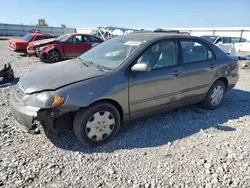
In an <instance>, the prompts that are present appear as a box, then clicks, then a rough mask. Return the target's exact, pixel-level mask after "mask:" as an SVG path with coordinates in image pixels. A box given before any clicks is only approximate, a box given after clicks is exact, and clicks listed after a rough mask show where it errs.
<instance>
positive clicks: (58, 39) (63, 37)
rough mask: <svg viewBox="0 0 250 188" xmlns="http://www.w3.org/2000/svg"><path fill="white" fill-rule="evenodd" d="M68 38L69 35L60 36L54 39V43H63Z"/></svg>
mask: <svg viewBox="0 0 250 188" xmlns="http://www.w3.org/2000/svg"><path fill="white" fill-rule="evenodd" d="M69 36H70V34H65V35H61V36H59V37H58V38H57V39H56V41H58V42H64V41H66V40H67V39H68V38H69Z"/></svg>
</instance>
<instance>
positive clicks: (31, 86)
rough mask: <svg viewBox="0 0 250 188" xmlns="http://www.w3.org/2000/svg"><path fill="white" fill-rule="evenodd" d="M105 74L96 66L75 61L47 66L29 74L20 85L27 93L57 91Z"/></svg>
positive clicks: (23, 77) (21, 79) (22, 79)
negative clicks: (65, 86)
mask: <svg viewBox="0 0 250 188" xmlns="http://www.w3.org/2000/svg"><path fill="white" fill-rule="evenodd" d="M104 74H105V72H103V71H101V70H99V69H98V68H96V67H94V66H91V65H90V66H88V67H87V66H84V64H83V63H82V62H81V61H80V60H78V59H73V60H67V61H62V62H59V63H55V64H51V65H47V66H45V67H42V68H39V69H37V70H35V71H32V72H29V73H27V74H26V75H24V76H22V77H21V78H20V81H19V83H20V84H21V86H22V87H23V89H24V90H25V92H26V93H33V92H39V91H43V90H55V89H57V88H59V87H63V86H64V85H68V84H71V83H74V82H77V81H82V80H87V79H90V78H94V77H98V76H101V75H104Z"/></svg>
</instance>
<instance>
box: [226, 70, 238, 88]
mask: <svg viewBox="0 0 250 188" xmlns="http://www.w3.org/2000/svg"><path fill="white" fill-rule="evenodd" d="M239 78H240V76H239V73H234V74H232V76H231V77H230V79H229V84H228V89H233V88H234V87H235V85H236V84H237V82H238V80H239Z"/></svg>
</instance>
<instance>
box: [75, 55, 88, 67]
mask: <svg viewBox="0 0 250 188" xmlns="http://www.w3.org/2000/svg"><path fill="white" fill-rule="evenodd" d="M76 59H78V60H79V61H81V63H82V64H83V65H84V66H86V67H88V66H89V65H88V64H87V63H86V62H85V61H83V60H82V59H81V58H80V57H76Z"/></svg>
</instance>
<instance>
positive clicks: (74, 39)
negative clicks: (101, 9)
mask: <svg viewBox="0 0 250 188" xmlns="http://www.w3.org/2000/svg"><path fill="white" fill-rule="evenodd" d="M69 42H70V43H72V44H79V43H84V42H86V40H85V38H84V37H83V36H82V35H76V36H73V37H72V38H71V39H69Z"/></svg>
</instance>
